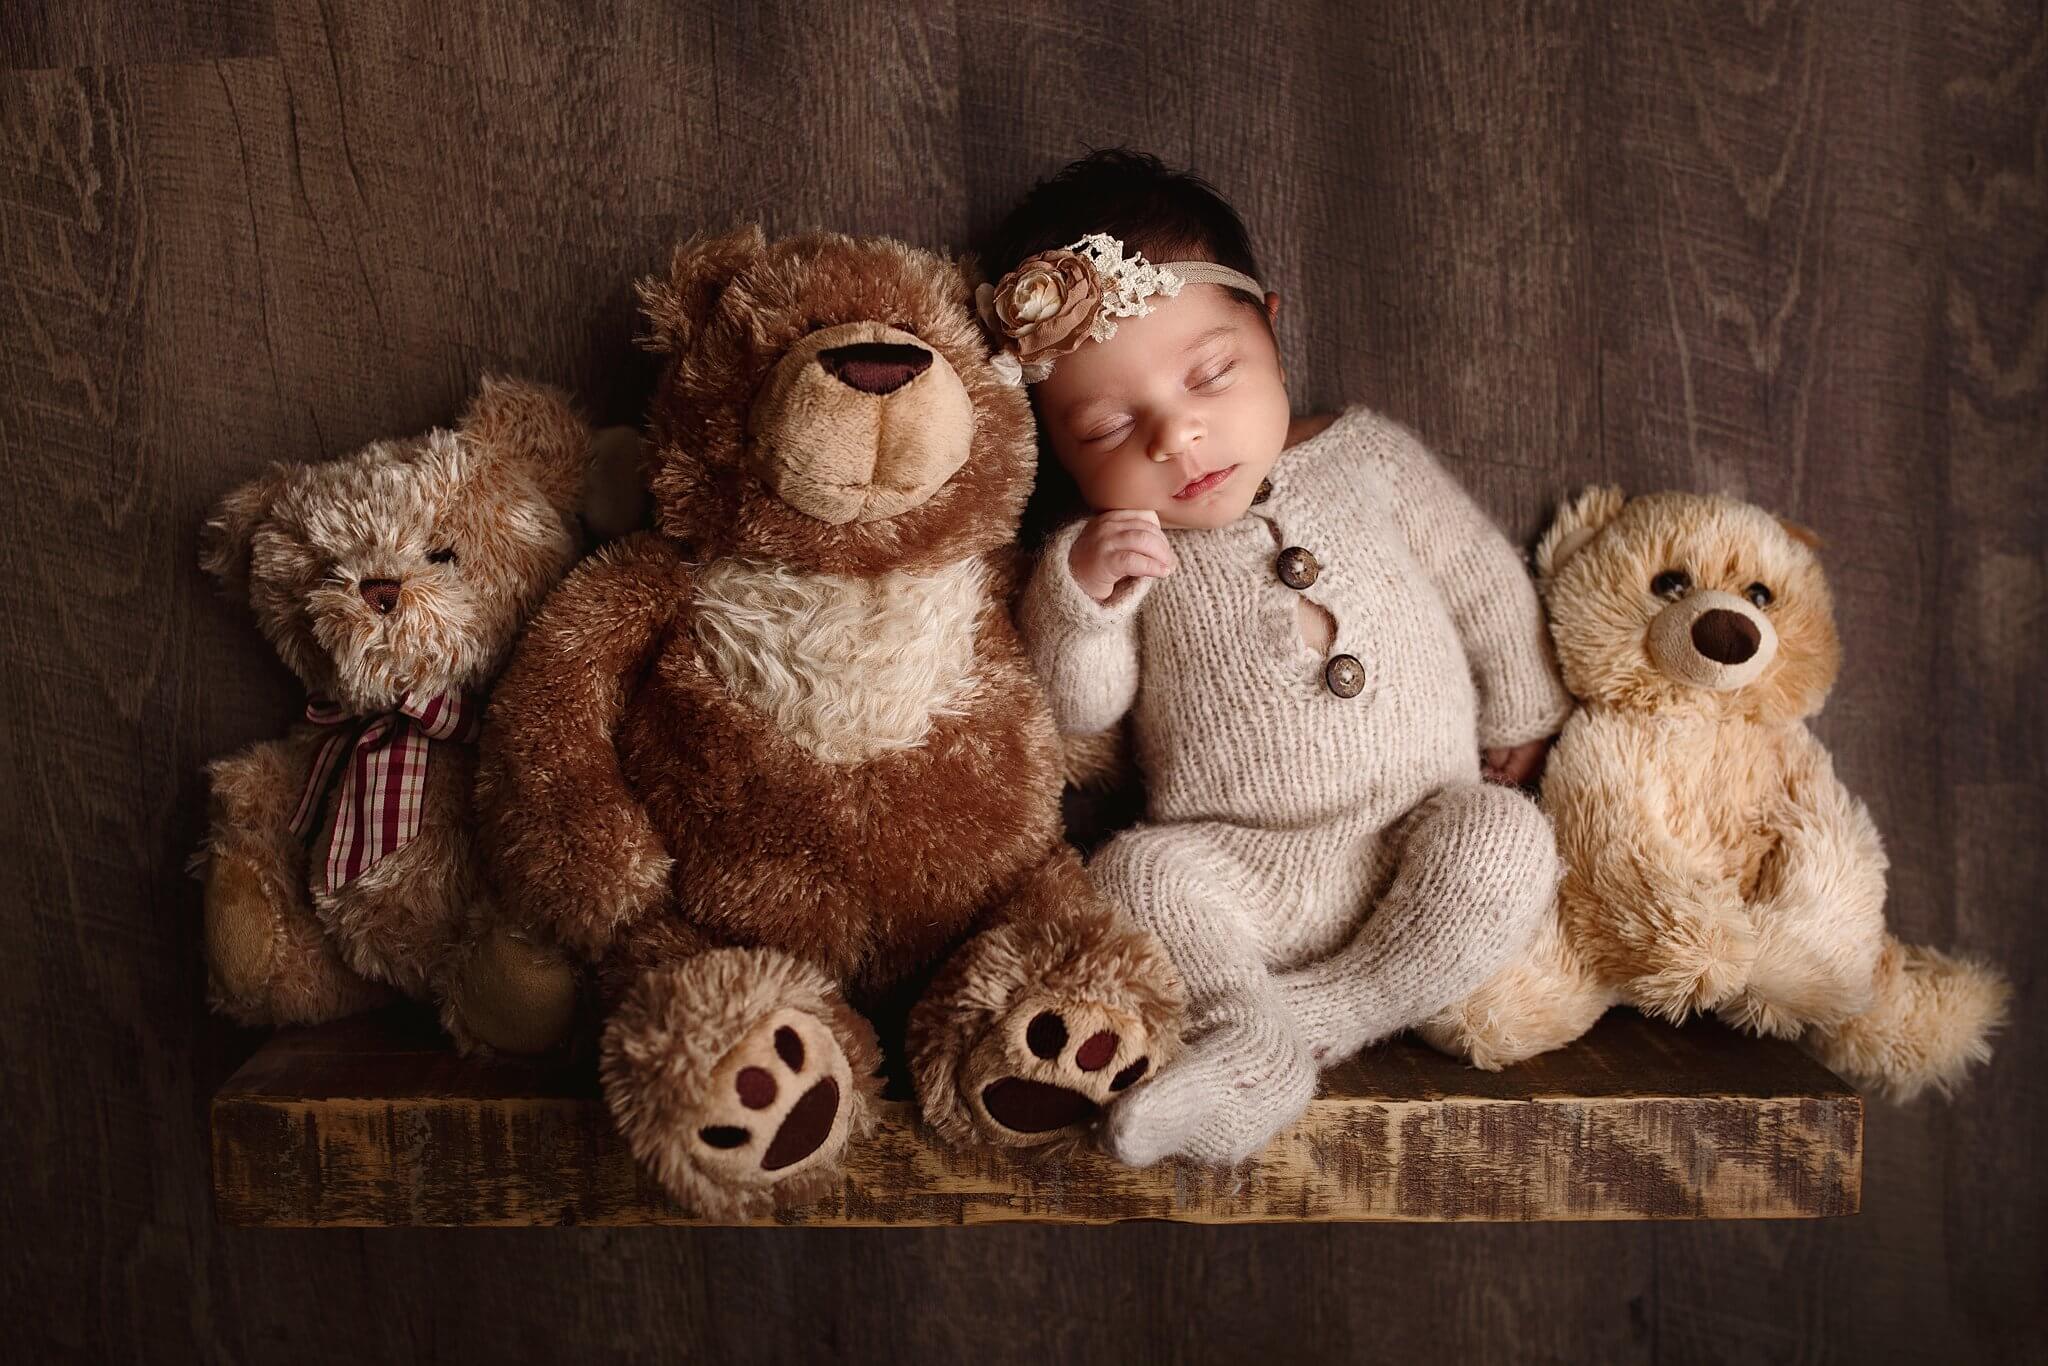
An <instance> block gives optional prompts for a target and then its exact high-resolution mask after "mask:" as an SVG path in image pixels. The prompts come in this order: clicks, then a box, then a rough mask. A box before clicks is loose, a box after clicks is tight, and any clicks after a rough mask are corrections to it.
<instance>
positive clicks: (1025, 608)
mask: <svg viewBox="0 0 2048 1366" xmlns="http://www.w3.org/2000/svg"><path fill="white" fill-rule="evenodd" d="M1084 525H1086V523H1085V522H1078V521H1077V522H1073V523H1070V524H1069V525H1067V526H1065V527H1062V528H1061V529H1060V530H1059V531H1057V532H1056V533H1054V534H1053V536H1052V537H1051V539H1050V540H1048V541H1047V542H1046V545H1045V551H1044V553H1043V554H1042V555H1040V556H1039V560H1038V564H1037V566H1036V567H1035V568H1034V569H1033V571H1032V574H1031V578H1030V581H1029V582H1028V583H1026V584H1025V587H1024V593H1023V596H1022V598H1021V599H1020V600H1019V602H1018V604H1017V627H1018V630H1019V632H1020V633H1021V634H1022V635H1023V638H1024V648H1025V650H1026V651H1027V652H1028V653H1029V654H1030V656H1031V663H1032V666H1033V667H1034V668H1035V669H1037V671H1038V676H1039V679H1040V680H1041V681H1042V682H1043V683H1044V684H1045V691H1046V694H1047V697H1048V698H1049V700H1050V701H1051V703H1052V714H1053V719H1054V721H1055V722H1056V723H1057V724H1058V726H1059V728H1060V730H1061V731H1063V732H1065V733H1067V734H1070V735H1092V734H1094V733H1096V732H1097V731H1104V730H1107V729H1109V728H1110V727H1111V726H1113V725H1115V724H1116V723H1117V721H1118V720H1119V719H1121V718H1122V716H1123V714H1124V713H1125V712H1127V711H1129V710H1130V709H1131V703H1132V701H1133V700H1134V699H1135V698H1136V697H1137V695H1138V629H1137V622H1138V607H1139V605H1140V604H1141V603H1143V602H1144V600H1145V597H1146V595H1147V594H1148V593H1150V592H1151V589H1152V584H1153V582H1154V581H1153V580H1151V579H1148V578H1135V577H1134V578H1128V579H1125V580H1124V581H1123V582H1122V583H1119V584H1118V585H1117V586H1116V591H1114V592H1113V593H1111V594H1110V596H1109V598H1108V600H1107V601H1104V602H1097V601H1096V600H1095V599H1094V598H1091V597H1089V596H1088V594H1087V593H1086V592H1085V591H1083V589H1082V588H1081V585H1080V584H1078V583H1076V582H1075V581H1074V575H1073V571H1072V570H1071V569H1069V568H1068V563H1067V557H1068V555H1069V554H1070V553H1071V552H1072V550H1073V548H1074V541H1075V539H1076V538H1077V537H1079V536H1080V534H1081V528H1082V527H1083V526H1084Z"/></svg>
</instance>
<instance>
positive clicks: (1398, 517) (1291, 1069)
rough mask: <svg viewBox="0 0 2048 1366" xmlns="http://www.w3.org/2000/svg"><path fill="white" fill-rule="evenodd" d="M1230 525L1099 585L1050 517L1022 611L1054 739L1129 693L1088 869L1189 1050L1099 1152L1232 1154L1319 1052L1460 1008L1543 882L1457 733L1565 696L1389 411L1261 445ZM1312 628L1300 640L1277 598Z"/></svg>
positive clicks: (1511, 594)
mask: <svg viewBox="0 0 2048 1366" xmlns="http://www.w3.org/2000/svg"><path fill="white" fill-rule="evenodd" d="M1268 483H1269V485H1270V492H1268V493H1266V494H1265V495H1264V496H1262V497H1261V498H1260V499H1259V500H1258V501H1256V502H1255V503H1254V504H1253V506H1252V507H1251V509H1250V511H1249V512H1248V513H1247V514H1246V515H1245V516H1244V517H1241V518H1239V519H1238V520H1237V521H1235V522H1233V523H1231V524H1230V525H1228V526H1224V527H1219V528H1216V529H1213V530H1197V531H1189V530H1181V529H1169V530H1168V532H1167V536H1168V538H1169V539H1170V541H1171V543H1172V545H1173V548H1174V552H1175V555H1176V557H1177V558H1178V561H1179V566H1178V568H1177V569H1176V570H1175V572H1174V573H1173V574H1171V575H1170V576H1168V577H1166V578H1164V579H1156V580H1155V579H1127V580H1125V581H1124V582H1123V583H1121V584H1119V585H1118V587H1117V590H1116V592H1115V593H1114V594H1112V595H1111V597H1110V598H1109V600H1108V601H1107V602H1105V603H1097V602H1096V601H1095V600H1094V599H1092V598H1090V597H1089V596H1088V595H1087V594H1086V593H1085V592H1083V591H1082V589H1081V588H1080V586H1079V585H1078V584H1076V583H1075V582H1074V579H1073V576H1072V573H1071V571H1070V570H1069V568H1068V553H1069V552H1070V551H1071V550H1072V548H1073V544H1074V539H1075V537H1076V536H1077V535H1079V533H1080V530H1081V526H1082V523H1080V522H1075V523H1073V524H1071V525H1069V526H1067V527H1065V528H1063V529H1062V530H1061V531H1059V532H1058V533H1056V534H1055V535H1054V536H1053V537H1052V539H1051V540H1050V541H1049V542H1048V543H1047V546H1046V551H1045V554H1044V556H1043V558H1042V559H1041V560H1040V562H1039V565H1038V567H1037V569H1036V571H1035V572H1034V574H1033V576H1032V579H1031V581H1030V583H1029V584H1028V585H1027V587H1026V590H1025V593H1024V597H1023V600H1022V602H1021V603H1020V608H1019V617H1020V622H1021V625H1022V628H1023V632H1024V636H1025V640H1026V642H1027V645H1028V646H1029V648H1030V651H1031V654H1032V658H1033V660H1034V662H1035V663H1036V665H1037V667H1038V670H1039V672H1040V674H1041V676H1042V677H1043V678H1044V680H1045V684H1046V687H1047V690H1048V692H1049V693H1050V695H1051V699H1052V704H1053V710H1054V714H1055V716H1056V717H1057V719H1058V721H1059V724H1060V727H1061V729H1062V730H1063V731H1066V732H1069V733H1093V732H1096V731H1101V730H1104V729H1106V728H1108V727H1110V726H1112V725H1114V724H1115V723H1116V722H1117V721H1118V720H1119V719H1120V718H1121V717H1122V716H1124V714H1125V713H1126V712H1132V711H1133V710H1134V709H1135V711H1134V715H1133V725H1134V736H1135V741H1136V747H1137V758H1138V763H1139V766H1140V768H1141V769H1142V770H1143V773H1144V777H1145V781H1146V788H1147V803H1148V804H1147V811H1146V819H1145V820H1144V821H1143V822H1142V823H1140V824H1138V825H1136V826H1134V827H1132V828H1131V829H1129V830H1126V831H1124V832H1123V833H1121V834H1119V835H1118V836H1117V837H1116V838H1115V839H1113V840H1112V841H1110V843H1109V844H1107V845H1106V846H1104V847H1103V849H1102V850H1101V851H1100V852H1099V853H1098V854H1097V855H1096V856H1095V858H1094V859H1093V860H1092V862H1091V864H1090V868H1091V870H1092V871H1093V873H1094V875H1095V879H1096V882H1097V885H1098V886H1100V887H1101V888H1102V890H1103V892H1104V893H1105V894H1107V895H1109V896H1112V897H1115V898H1117V899H1118V900H1119V901H1120V902H1121V903H1122V904H1123V905H1124V907H1125V908H1126V909H1127V910H1128V911H1129V912H1130V913H1131V915H1132V916H1134V917H1135V918H1136V919H1137V920H1138V921H1139V922H1140V923H1142V924H1144V925H1146V926H1147V927H1149V928H1150V929H1151V930H1152V931H1153V932H1154V933H1156V934H1158V935H1159V937H1160V938H1161V939H1162V940H1163V941H1164V942H1165V944H1166V946H1167V948H1168V950H1169V951H1170V952H1171V953H1172V954H1173V957H1174V960H1175V962H1176V963H1177V965H1178V966H1179V968H1180V970H1181V973H1182V974H1183V976H1184V977H1185V978H1186V981H1187V985H1188V991H1189V996H1190V999H1191V1003H1192V1007H1193V1008H1192V1011H1191V1021H1190V1027H1189V1031H1188V1038H1189V1047H1188V1048H1187V1049H1186V1050H1185V1051H1184V1052H1183V1054H1182V1055H1181V1057H1180V1059H1178V1060H1177V1061H1176V1062H1175V1063H1174V1064H1173V1065H1171V1066H1170V1067H1168V1068H1167V1069H1166V1070H1165V1071H1164V1072H1162V1073H1161V1074H1160V1075H1158V1076H1157V1077H1155V1078H1153V1079H1152V1080H1151V1081H1148V1082H1147V1083H1145V1084H1144V1085H1143V1086H1141V1087H1139V1088H1138V1089H1136V1090H1134V1091H1133V1092H1132V1093H1131V1094H1130V1095H1128V1096H1126V1097H1125V1098H1124V1099H1123V1100H1122V1101H1120V1102H1119V1103H1118V1104H1117V1105H1116V1106H1115V1107H1114V1108H1113V1109H1112V1111H1111V1116H1110V1121H1109V1124H1108V1126H1107V1129H1106V1133H1105V1142H1106V1143H1107V1145H1108V1147H1109V1149H1110V1151H1111V1152H1112V1153H1114V1154H1115V1155H1116V1156H1118V1157H1120V1158H1122V1159H1123V1160H1124V1161H1127V1162H1132V1163H1136V1164H1140V1165H1143V1164H1147V1163H1150V1162H1153V1161H1156V1160H1158V1159H1159V1158H1161V1157H1165V1156H1168V1155H1174V1154H1178V1155H1181V1156H1185V1157H1188V1158H1192V1159H1194V1160H1197V1161H1202V1162H1211V1163H1228V1162H1237V1161H1241V1160H1242V1159H1244V1158H1246V1157H1248V1156H1250V1155H1251V1154H1252V1153H1254V1152H1256V1151H1258V1150H1259V1149H1260V1148H1261V1147H1263V1146H1265V1144H1266V1142H1267V1141H1268V1140H1269V1139H1270V1138H1272V1137H1273V1136H1274V1135H1275V1134H1277V1133H1278V1132H1280V1131H1281V1130H1282V1129H1284V1128H1286V1127H1287V1126H1288V1125H1290V1124H1292V1123H1293V1122H1294V1121H1295V1120H1296V1119H1298V1118H1299V1117H1300V1115H1301V1113H1302V1111H1303V1110H1304V1109H1305V1108H1306V1107H1307V1105H1308V1102H1309V1099H1310V1097H1311V1096H1312V1095H1313V1094H1314V1091H1315V1085H1316V1073H1317V1069H1318V1067H1319V1066H1320V1065H1327V1064H1329V1063H1333V1062H1336V1061H1338V1060H1340V1059H1342V1058H1344V1057H1346V1056H1348V1055H1350V1054H1352V1053H1354V1052H1356V1051H1357V1050H1358V1049H1360V1048H1362V1047H1363V1046H1365V1045H1366V1044H1367V1043H1370V1042H1372V1041H1374V1040H1376V1039H1381V1038H1384V1037H1386V1036H1388V1035H1390V1034H1393V1033H1395V1032H1397V1031H1399V1030H1401V1029H1404V1028H1406V1027H1408V1026H1410V1025H1413V1024H1416V1023H1418V1022H1420V1021H1421V1020H1423V1019H1425V1018H1427V1017H1428V1016H1430V1015H1432V1014H1434V1013H1435V1012H1436V1011H1437V1010H1439V1009H1441V1008H1443V1007H1444V1006H1447V1005H1450V1004H1451V1003H1453V1002H1455V1001H1459V1000H1462V999H1463V998H1464V997H1466V996H1467V995H1469V994H1470V993H1471V992H1472V991H1473V990H1474V989H1476V988H1477V987H1478V986H1479V985H1480V984H1481V983H1482V982H1484V981H1485V980H1486V979H1487V978H1489V977H1491V976H1492V975H1493V974H1494V972H1495V971H1496V970H1497V969H1499V968H1501V967H1503V966H1505V965H1506V963H1507V962H1508V960H1509V958H1510V957H1511V956H1512V955H1513V954H1514V953H1516V952H1517V951H1518V950H1519V949H1520V948H1521V947H1522V945H1523V944H1524V943H1525V942H1526V940H1527V938H1528V936H1529V935H1530V934H1531V933H1532V932H1533V930H1534V928H1535V926H1536V923H1537V921H1538V918H1539V917H1540V916H1541V915H1542V913H1543V912H1544V911H1545V909H1546V908H1547V907H1548V905H1549V903H1550V899H1551V896H1552V894H1553V892H1554V890H1555V888H1556V884H1557V876H1558V863H1557V852H1556V846H1555V842H1554V840H1553V839H1552V836H1551V831H1550V825H1549V822H1548V821H1547V820H1546V819H1545V818H1544V816H1543V815H1542V813H1541V812H1540V811H1539V810H1538V809H1537V807H1536V806H1535V804H1534V803H1533V802H1531V801H1529V800H1528V799H1527V798H1526V797H1524V796H1522V795H1521V794H1520V793H1518V792H1515V791H1512V790H1510V789H1507V788H1502V787H1497V786H1488V785H1485V784H1482V783H1481V781H1480V777H1479V750H1480V749H1481V748H1482V747H1491V746H1506V745H1514V744H1519V743H1521V742H1523V741H1526V740H1534V739H1539V738H1541V737H1543V736H1547V735H1550V734H1553V733H1555V732H1556V730H1557V729H1558V727H1559V726H1560V725H1562V724H1563V721H1564V718H1565V715H1566V713H1567V712H1568V711H1569V710H1570V706H1571V703H1570V699H1569V697H1567V695H1566V694H1565V692H1564V690H1563V687H1562V686H1561V684H1560V683H1559V682H1558V679H1557V674H1556V670H1555V667H1554V665H1553V664H1552V662H1551V658H1550V654H1549V644H1548V637H1547V635H1546V632H1545V628H1544V624H1543V617H1542V613H1541V609H1540V608H1539V606H1538V604H1537V600H1536V593H1535V589H1534V586H1533V585H1532V584H1531V582H1530V580H1529V575H1528V573H1527V571H1526V570H1525V569H1524V567H1523V565H1522V561H1521V558H1520V557H1519V556H1518V555H1517V554H1516V552H1515V550H1514V549H1513V547H1511V546H1510V545H1509V544H1508V542H1507V540H1506V538H1504V537H1503V536H1502V535H1501V533H1500V532H1499V530H1498V529H1497V528H1495V527H1494V525H1493V524H1492V522H1490V521H1489V520H1488V519H1487V517H1486V515H1485V514H1484V513H1483V512H1481V511H1480V510H1479V508H1478V507H1477V506H1476V505H1475V504H1474V503H1473V502H1472V501H1471V499H1470V498H1468V497H1467V496H1466V495H1465V493H1464V491H1463V490H1462V489H1460V488H1459V487H1458V485H1457V484H1456V483H1455V482H1453V481H1452V479H1451V478H1450V476H1449V475H1447V474H1446V473H1445V472H1444V470H1443V469H1442V467H1441V466H1439V465H1438V464H1437V462H1436V461H1435V459H1434V458H1433V457H1431V455H1430V454H1429V452H1428V451H1427V450H1426V449H1424V447H1423V446H1422V444H1421V443H1420V442H1419V441H1418V440H1417V439H1416V438H1415V437H1414V436H1413V435H1412V434H1411V433H1410V432H1408V431H1407V430H1406V429H1405V428H1403V427H1401V426H1400V425H1398V424H1397V423H1394V422H1391V421H1389V420H1388V419H1386V418H1384V417H1381V416H1379V415H1378V414H1376V413H1374V412H1372V411H1371V410H1370V409H1367V408H1363V407H1355V408H1352V409H1350V410H1348V411H1347V412H1345V413H1344V414H1343V415H1342V416H1341V417H1339V418H1338V419H1337V420H1336V421H1335V422H1333V423H1332V424H1331V425H1330V426H1328V427H1326V428H1325V429H1324V430H1323V431H1321V432H1319V433H1317V434H1316V435H1315V436H1313V437H1310V438H1309V439H1308V440H1306V441H1304V442H1302V443H1300V444H1299V445H1296V446H1293V447H1291V448H1289V449H1288V450H1287V451H1285V452H1284V453H1283V454H1282V455H1281V457H1280V459H1279V461H1278V463H1277V464H1275V465H1274V467H1273V470H1272V473H1271V475H1270V478H1269V481H1268ZM1301 596H1306V597H1307V598H1308V599H1309V600H1310V602H1312V603H1314V604H1315V605H1317V606H1319V607H1321V608H1323V609H1325V610H1326V611H1327V612H1328V613H1329V614H1330V616H1332V617H1334V619H1335V634H1334V639H1333V643H1332V644H1331V646H1330V648H1329V649H1328V650H1327V651H1322V650H1318V649H1316V648H1314V647H1312V646H1311V645H1309V644H1308V643H1306V640H1305V639H1304V634H1303V627H1302V625H1301V623H1300V622H1299V621H1298V620H1297V612H1298V610H1299V607H1298V603H1297V599H1298V597H1301Z"/></svg>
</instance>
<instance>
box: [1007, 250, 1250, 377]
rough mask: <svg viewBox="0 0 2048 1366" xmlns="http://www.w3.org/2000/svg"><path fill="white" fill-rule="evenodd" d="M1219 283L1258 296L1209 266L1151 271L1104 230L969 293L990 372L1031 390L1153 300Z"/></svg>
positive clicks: (1246, 282)
mask: <svg viewBox="0 0 2048 1366" xmlns="http://www.w3.org/2000/svg"><path fill="white" fill-rule="evenodd" d="M1200 283H1210V284H1221V285H1228V286H1229V287H1230V288H1232V289H1244V290H1249V291H1250V292H1251V293H1253V294H1254V295H1263V293H1264V290H1263V288H1262V287H1261V286H1260V284H1259V282H1258V281H1256V280H1254V279H1252V278H1251V277H1250V276H1249V275H1246V274H1243V273H1242V272H1240V271H1235V270H1232V269H1230V268H1229V267H1227V266H1219V265H1217V264H1215V263H1214V262H1213V261H1169V262H1167V263H1166V264H1164V265H1153V264H1152V263H1151V262H1150V261H1147V260H1146V259H1145V258H1144V257H1143V256H1142V255H1140V254H1139V253H1137V252H1132V253H1131V254H1130V255H1129V256H1126V255H1124V244H1123V243H1122V242H1120V241H1118V240H1117V239H1116V238H1114V237H1111V236H1110V235H1109V234H1108V233H1106V232H1091V233H1089V234H1088V235H1087V236H1086V237H1083V238H1082V239H1081V240H1080V241H1078V242H1070V243H1068V244H1067V245H1066V246H1064V247H1061V248H1060V249H1058V250H1057V251H1041V252H1039V253H1038V254H1037V255H1036V256H1027V257H1025V258H1024V259H1023V260H1022V261H1020V262H1018V263H1017V268H1016V269H1015V270H1013V271H1011V272H1010V273H1009V274H1008V275H1005V276H1004V277H1003V278H1002V279H1001V280H999V281H997V282H996V283H995V284H993V285H990V284H982V285H979V286H977V287H976V288H975V291H974V308H975V311H976V312H977V313H979V314H980V315H981V321H982V325H983V326H985V327H986V328H988V330H989V332H990V334H991V335H993V336H994V337H995V338H996V339H997V346H998V347H999V348H1000V349H999V350H998V351H997V352H996V357H995V362H994V363H995V369H996V373H997V375H999V376H1000V377H1001V378H1002V379H1003V380H1004V382H1006V383H1009V384H1036V383H1037V382H1038V381H1040V380H1042V379H1044V378H1045V377H1046V376H1047V375H1050V374H1051V373H1052V366H1053V362H1054V361H1056V360H1058V359H1059V358H1060V357H1061V356H1066V355H1071V354H1072V353H1073V352H1074V351H1076V350H1077V349H1079V347H1080V345H1081V343H1082V342H1085V341H1108V340H1109V339H1110V338H1111V337H1114V336H1115V335H1116V324H1117V319H1119V318H1135V317H1142V316H1144V315H1145V314H1147V313H1150V312H1151V311H1152V310H1153V308H1155V307H1156V306H1157V305H1155V304H1154V303H1153V302H1152V296H1153V295H1155V294H1163V295H1165V296H1166V297H1167V298H1169V299H1171V298H1173V297H1174V296H1176V295H1178V294H1179V293H1180V291H1181V287H1182V286H1183V285H1187V284H1200Z"/></svg>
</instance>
